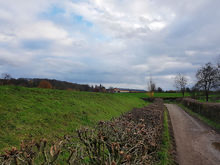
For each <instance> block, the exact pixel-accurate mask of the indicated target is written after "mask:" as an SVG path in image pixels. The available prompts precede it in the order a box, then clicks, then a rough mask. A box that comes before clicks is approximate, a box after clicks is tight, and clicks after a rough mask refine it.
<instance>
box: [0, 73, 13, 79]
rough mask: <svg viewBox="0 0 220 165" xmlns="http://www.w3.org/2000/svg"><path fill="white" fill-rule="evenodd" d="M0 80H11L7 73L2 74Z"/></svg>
mask: <svg viewBox="0 0 220 165" xmlns="http://www.w3.org/2000/svg"><path fill="white" fill-rule="evenodd" d="M2 78H3V79H5V80H10V79H12V77H11V75H10V74H8V73H2Z"/></svg>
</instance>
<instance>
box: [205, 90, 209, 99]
mask: <svg viewBox="0 0 220 165" xmlns="http://www.w3.org/2000/svg"><path fill="white" fill-rule="evenodd" d="M205 96H206V101H207V102H208V101H209V92H208V91H205Z"/></svg>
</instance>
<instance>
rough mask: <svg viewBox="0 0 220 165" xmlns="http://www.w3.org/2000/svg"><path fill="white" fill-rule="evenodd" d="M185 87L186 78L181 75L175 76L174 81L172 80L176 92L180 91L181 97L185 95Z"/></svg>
mask: <svg viewBox="0 0 220 165" xmlns="http://www.w3.org/2000/svg"><path fill="white" fill-rule="evenodd" d="M186 85H187V79H186V77H185V76H184V75H182V74H181V73H179V74H178V75H176V77H175V80H174V86H175V87H176V88H177V90H179V91H181V93H182V94H183V97H184V94H185V90H186Z"/></svg>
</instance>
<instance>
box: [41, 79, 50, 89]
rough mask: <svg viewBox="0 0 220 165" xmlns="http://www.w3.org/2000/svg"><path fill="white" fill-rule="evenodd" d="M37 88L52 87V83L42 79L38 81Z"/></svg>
mask: <svg viewBox="0 0 220 165" xmlns="http://www.w3.org/2000/svg"><path fill="white" fill-rule="evenodd" d="M38 88H48V89H52V85H51V83H50V82H49V81H46V80H42V81H40V83H39V85H38Z"/></svg>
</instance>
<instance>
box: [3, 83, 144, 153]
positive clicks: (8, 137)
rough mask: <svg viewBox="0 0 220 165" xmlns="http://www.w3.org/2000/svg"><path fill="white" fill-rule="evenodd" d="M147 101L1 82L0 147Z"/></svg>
mask: <svg viewBox="0 0 220 165" xmlns="http://www.w3.org/2000/svg"><path fill="white" fill-rule="evenodd" d="M145 105H147V102H145V101H143V100H142V99H140V98H139V97H138V95H127V94H110V93H93V92H73V91H64V90H52V89H38V88H25V87H15V86H0V151H2V150H3V149H6V148H8V147H11V146H18V145H19V143H20V141H21V140H24V139H29V138H31V139H32V138H34V139H39V138H43V137H46V138H47V139H49V140H55V139H56V137H61V136H63V135H65V134H70V133H71V132H72V131H74V130H75V129H76V128H79V127H80V126H93V125H94V124H95V123H96V122H97V121H99V120H110V119H111V118H112V117H118V116H120V115H121V114H122V113H124V112H126V111H129V110H131V109H133V108H134V107H143V106H145Z"/></svg>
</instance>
